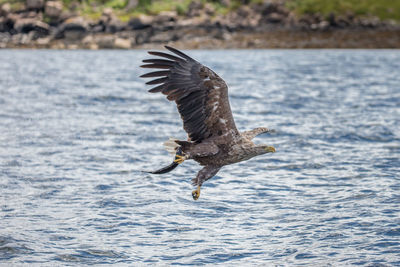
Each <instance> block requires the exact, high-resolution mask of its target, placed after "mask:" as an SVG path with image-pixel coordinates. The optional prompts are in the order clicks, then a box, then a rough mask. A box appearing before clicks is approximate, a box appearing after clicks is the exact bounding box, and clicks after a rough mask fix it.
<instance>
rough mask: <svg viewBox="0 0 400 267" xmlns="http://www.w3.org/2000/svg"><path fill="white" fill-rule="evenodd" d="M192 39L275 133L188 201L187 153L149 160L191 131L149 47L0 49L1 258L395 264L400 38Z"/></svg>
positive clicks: (248, 111) (238, 106) (250, 113)
mask: <svg viewBox="0 0 400 267" xmlns="http://www.w3.org/2000/svg"><path fill="white" fill-rule="evenodd" d="M190 54H191V55H193V57H194V58H197V59H199V60H201V61H202V62H204V63H206V64H207V65H208V66H209V67H211V68H213V69H214V70H215V71H216V72H217V73H218V74H220V75H221V76H222V77H223V78H224V79H225V80H226V82H227V84H228V85H229V88H230V96H231V99H230V100H231V106H232V110H233V113H234V116H235V121H236V124H237V126H238V128H239V129H240V130H249V129H252V128H254V127H258V126H266V127H269V128H271V129H274V131H273V132H271V133H270V134H265V135H261V136H259V137H257V138H256V140H255V142H256V143H258V144H262V143H267V144H269V145H274V146H275V147H276V149H277V153H274V154H272V155H265V156H261V157H257V158H254V159H252V160H249V161H247V162H244V163H240V164H235V165H232V166H226V167H224V168H223V169H222V170H221V171H220V172H219V173H218V175H217V176H216V177H214V178H213V179H211V180H209V181H207V182H206V183H205V184H204V187H203V191H202V196H201V198H200V199H199V200H198V201H196V202H195V201H193V200H192V198H191V190H192V186H191V183H190V179H191V178H193V177H194V176H195V175H196V172H197V171H198V170H199V169H200V167H199V166H197V165H196V164H194V163H192V162H185V164H184V166H180V167H179V168H177V169H175V170H174V171H173V172H171V173H168V174H164V175H160V176H155V175H150V174H147V173H144V172H142V171H143V170H154V169H157V168H159V167H160V166H162V165H164V164H168V163H170V160H171V158H170V156H168V154H167V152H165V151H164V150H163V147H162V142H163V141H165V140H166V139H167V138H168V137H170V136H174V137H177V138H181V139H184V138H186V135H185V133H184V132H183V130H182V128H181V126H182V122H181V121H180V118H179V115H178V114H177V111H176V107H175V106H174V105H173V104H172V103H168V102H167V101H166V100H165V97H164V96H163V95H156V94H148V93H147V91H146V89H148V88H146V87H145V86H144V81H142V80H140V79H138V78H137V77H138V76H140V75H141V74H143V70H140V69H139V68H138V67H137V66H138V65H140V61H141V60H142V59H143V58H145V57H146V55H145V51H45V50H43V51H10V50H1V51H0V59H1V62H2V63H4V64H0V72H1V73H2V75H1V77H0V79H1V84H0V92H1V96H0V104H1V109H0V129H1V132H2V134H1V135H0V177H1V178H0V190H1V191H0V214H1V220H0V265H5V266H13V265H16V266H19V265H24V264H29V265H37V266H41V265H63V266H76V265H92V264H93V265H103V264H116V265H128V266H132V265H134V266H136V265H156V266H157V265H161V266H162V265H185V266H186V265H209V266H214V265H238V266H241V265H247V266H260V265H262V266H264V265H266V266H269V265H283V266H286V265H288V266H300V265H301V266H331V265H333V266H336V265H339V266H340V265H364V266H400V261H399V255H400V242H399V236H400V228H399V225H400V211H399V204H400V194H399V193H398V192H399V189H400V176H399V173H400V134H399V133H400V108H399V107H400V86H399V84H400V76H399V75H398V70H399V69H400V63H399V62H400V53H399V52H398V51H396V50H388V51H384V50H380V51H374V50H367V51H363V50H357V51H354V50H293V51H289V50H258V51H255V50H243V51H236V50H231V51H191V52H190ZM243 58H245V59H246V60H245V61H244V60H243ZM226 62H229V64H226Z"/></svg>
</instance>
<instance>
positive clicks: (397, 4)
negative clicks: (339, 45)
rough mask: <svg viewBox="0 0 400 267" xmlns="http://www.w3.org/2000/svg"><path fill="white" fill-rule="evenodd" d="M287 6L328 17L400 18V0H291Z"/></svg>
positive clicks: (302, 12)
mask: <svg viewBox="0 0 400 267" xmlns="http://www.w3.org/2000/svg"><path fill="white" fill-rule="evenodd" d="M286 5H287V7H288V8H289V9H291V10H294V11H295V12H296V13H297V14H299V15H302V14H316V13H319V14H322V15H323V16H325V17H327V16H329V14H331V13H333V14H335V15H342V14H349V13H351V14H354V15H356V16H376V17H378V18H380V19H381V20H388V19H392V20H397V21H399V20H400V0H289V1H287V3H286Z"/></svg>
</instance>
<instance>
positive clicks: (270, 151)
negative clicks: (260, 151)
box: [265, 146, 275, 153]
mask: <svg viewBox="0 0 400 267" xmlns="http://www.w3.org/2000/svg"><path fill="white" fill-rule="evenodd" d="M265 151H267V152H268V153H275V147H273V146H267V147H266V148H265Z"/></svg>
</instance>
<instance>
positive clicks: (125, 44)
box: [114, 38, 132, 49]
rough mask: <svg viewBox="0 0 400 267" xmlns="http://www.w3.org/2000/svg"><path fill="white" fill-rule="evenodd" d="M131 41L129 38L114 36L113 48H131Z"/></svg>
mask: <svg viewBox="0 0 400 267" xmlns="http://www.w3.org/2000/svg"><path fill="white" fill-rule="evenodd" d="M131 46H132V45H131V41H130V40H129V39H123V38H116V39H115V40H114V48H117V49H129V48H131Z"/></svg>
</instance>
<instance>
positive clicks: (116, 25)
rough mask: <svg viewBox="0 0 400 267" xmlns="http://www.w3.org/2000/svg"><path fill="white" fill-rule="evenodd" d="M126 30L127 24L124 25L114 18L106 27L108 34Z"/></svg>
mask: <svg viewBox="0 0 400 267" xmlns="http://www.w3.org/2000/svg"><path fill="white" fill-rule="evenodd" d="M124 29H125V24H124V23H122V22H121V21H120V20H119V19H117V18H113V19H111V20H110V21H108V23H107V24H106V25H105V32H108V33H116V32H120V31H123V30H124Z"/></svg>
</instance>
